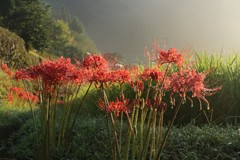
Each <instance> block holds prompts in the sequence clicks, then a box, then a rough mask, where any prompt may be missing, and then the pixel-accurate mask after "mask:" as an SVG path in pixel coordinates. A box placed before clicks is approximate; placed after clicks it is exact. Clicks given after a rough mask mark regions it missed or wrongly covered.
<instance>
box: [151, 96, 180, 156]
mask: <svg viewBox="0 0 240 160" xmlns="http://www.w3.org/2000/svg"><path fill="white" fill-rule="evenodd" d="M182 101H183V97H182V98H181V100H180V102H179V104H178V106H177V108H176V109H175V113H174V115H173V117H172V120H171V122H170V124H169V126H168V128H167V132H166V134H165V136H164V139H163V141H162V143H161V145H160V147H159V149H158V152H157V155H156V157H155V160H159V159H160V155H161V152H162V149H163V147H164V146H165V143H166V141H167V138H168V136H169V133H170V130H171V128H172V126H173V123H174V121H175V119H176V117H177V114H178V111H179V109H180V107H181V104H182Z"/></svg>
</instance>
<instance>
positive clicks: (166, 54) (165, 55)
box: [156, 48, 184, 66]
mask: <svg viewBox="0 0 240 160" xmlns="http://www.w3.org/2000/svg"><path fill="white" fill-rule="evenodd" d="M156 51H157V53H158V59H157V60H158V64H159V65H161V64H164V63H175V64H176V65H178V66H181V65H182V64H183V63H184V61H183V58H182V55H181V54H180V53H178V51H177V50H176V49H175V48H170V49H169V50H168V51H165V50H161V49H158V48H157V49H156Z"/></svg>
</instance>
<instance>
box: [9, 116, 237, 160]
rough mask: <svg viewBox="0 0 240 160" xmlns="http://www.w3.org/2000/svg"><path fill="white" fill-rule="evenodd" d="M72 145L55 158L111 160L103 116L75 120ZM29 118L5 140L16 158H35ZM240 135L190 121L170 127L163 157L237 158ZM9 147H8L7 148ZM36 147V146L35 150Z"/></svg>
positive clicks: (177, 159) (227, 128) (221, 128)
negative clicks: (178, 126) (170, 130)
mask: <svg viewBox="0 0 240 160" xmlns="http://www.w3.org/2000/svg"><path fill="white" fill-rule="evenodd" d="M77 124H78V125H77V127H76V131H75V133H74V140H73V141H74V143H73V147H72V148H69V153H66V152H65V153H59V155H55V158H56V159H74V160H81V159H82V160H84V159H89V160H104V159H111V149H110V147H109V145H108V141H109V139H108V132H107V127H106V119H105V118H104V116H97V117H94V116H84V115H81V117H80V118H79V119H78V123H77ZM32 126H33V123H32V120H29V121H27V122H26V123H25V124H24V125H23V126H22V128H21V129H20V130H19V131H18V132H17V133H14V134H13V135H12V136H11V138H9V140H8V141H7V143H6V146H7V147H8V149H7V150H8V151H9V152H10V153H11V154H12V155H14V157H18V158H19V159H31V158H34V154H35V152H34V151H36V148H35V146H34V143H32V142H34V129H33V127H32ZM239 140H240V135H239V131H238V128H237V127H234V126H227V127H219V126H215V125H214V126H211V125H205V126H201V127H197V126H195V125H193V124H189V125H187V126H184V127H180V128H173V130H172V132H171V135H170V138H169V141H168V143H167V144H166V148H165V149H164V151H163V153H162V159H175V160H181V159H194V160H195V159H200V160H202V159H209V160H210V159H234V158H235V159H239V158H240V154H239V148H240V144H239ZM10 146H11V147H10ZM34 148H35V149H34Z"/></svg>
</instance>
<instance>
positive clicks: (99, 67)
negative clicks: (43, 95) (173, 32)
mask: <svg viewBox="0 0 240 160" xmlns="http://www.w3.org/2000/svg"><path fill="white" fill-rule="evenodd" d="M154 51H155V52H156V53H157V54H158V56H157V58H156V59H155V60H157V62H158V63H157V64H158V65H156V66H155V67H152V68H145V69H144V70H143V71H140V70H139V69H137V68H136V67H135V68H134V67H133V68H130V69H116V70H114V69H112V68H111V67H109V64H108V62H107V60H105V59H104V58H103V56H101V55H94V54H91V55H89V56H88V57H86V58H85V59H84V60H83V61H82V62H77V63H76V64H72V63H71V62H70V59H65V58H63V57H60V58H59V59H58V60H55V61H46V62H43V63H40V64H38V65H36V66H33V67H29V68H27V69H21V70H19V71H17V72H16V74H15V79H16V80H21V79H26V80H34V79H41V80H42V82H43V83H44V85H45V89H46V91H47V92H51V90H54V87H56V85H64V84H68V83H69V82H71V83H76V84H81V83H94V84H95V86H96V87H97V88H100V89H103V88H104V87H107V86H108V85H109V84H119V86H122V85H123V84H131V86H132V87H133V89H134V90H135V91H136V92H137V93H142V92H143V91H144V89H146V88H144V84H145V83H146V82H147V81H148V80H149V79H151V82H157V83H156V86H155V95H156V96H155V97H154V98H153V97H147V98H148V99H145V103H148V106H153V105H155V107H156V106H165V104H164V103H163V102H162V96H163V92H165V91H170V92H172V94H171V98H172V99H173V95H176V94H178V95H179V96H180V97H185V96H186V93H187V92H192V94H193V97H197V98H198V99H202V100H204V101H205V102H207V100H206V98H205V96H208V95H210V93H212V94H213V93H215V92H216V91H218V90H219V89H220V88H215V89H207V88H205V85H204V78H205V75H204V74H203V73H197V72H196V71H195V70H191V69H183V68H187V67H186V66H184V60H183V57H182V54H180V53H179V52H178V51H177V50H176V49H174V48H170V49H169V50H168V51H165V50H162V49H159V48H157V47H156V48H154ZM172 64H175V66H176V67H177V68H178V69H177V71H176V72H170V71H169V69H168V67H169V65H172ZM164 65H165V67H164ZM166 66H167V67H166ZM3 68H6V67H5V66H3ZM5 71H7V69H5ZM149 85H151V84H149ZM145 87H146V86H145ZM148 87H151V86H148ZM152 87H153V86H152ZM151 98H152V99H153V100H154V102H151V101H150V100H149V99H151ZM110 104H111V109H109V110H111V111H112V110H116V112H118V111H117V110H122V108H121V107H119V106H120V104H121V105H123V104H125V103H120V101H119V100H117V101H116V102H110ZM110 104H109V106H108V107H110ZM163 104H164V105H163ZM113 106H115V107H113ZM116 106H118V107H116ZM120 108H121V109H120ZM162 108H166V107H162Z"/></svg>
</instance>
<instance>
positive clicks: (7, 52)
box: [0, 27, 28, 68]
mask: <svg viewBox="0 0 240 160" xmlns="http://www.w3.org/2000/svg"><path fill="white" fill-rule="evenodd" d="M0 60H1V61H2V62H3V63H6V64H7V65H8V66H12V67H15V68H19V67H23V66H25V65H26V64H27V62H28V57H27V51H26V49H25V45H24V41H23V39H22V38H20V37H18V36H17V35H16V34H14V33H12V32H10V31H9V30H7V29H4V28H2V27H0Z"/></svg>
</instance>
